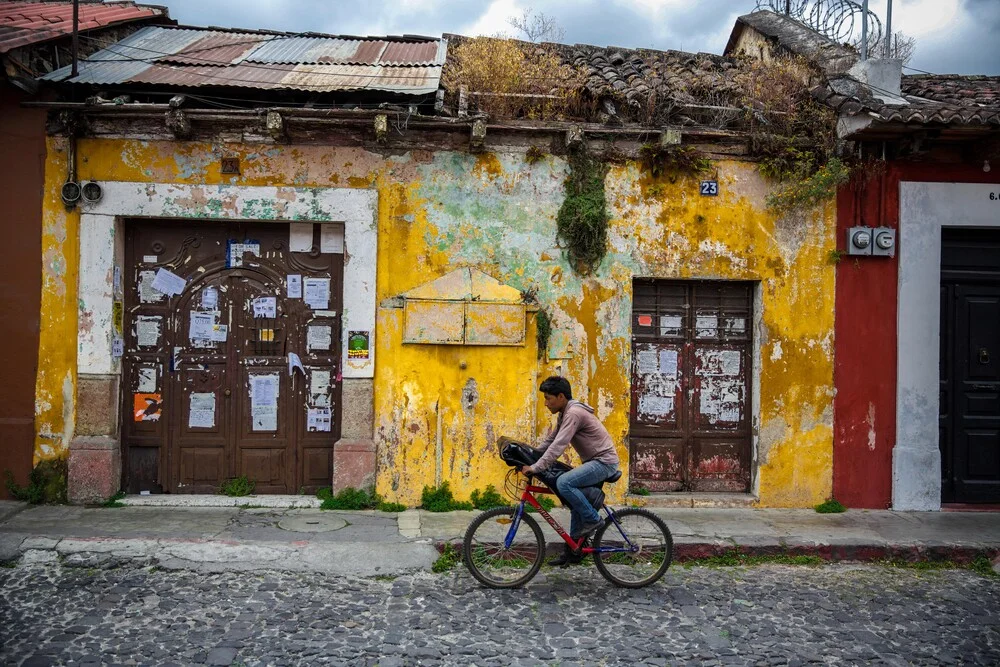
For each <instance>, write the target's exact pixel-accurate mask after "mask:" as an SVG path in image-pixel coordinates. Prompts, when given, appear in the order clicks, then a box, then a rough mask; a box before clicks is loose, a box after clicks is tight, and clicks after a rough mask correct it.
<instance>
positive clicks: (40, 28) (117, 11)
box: [0, 0, 167, 53]
mask: <svg viewBox="0 0 1000 667" xmlns="http://www.w3.org/2000/svg"><path fill="white" fill-rule="evenodd" d="M159 16H167V12H166V10H165V9H164V8H162V7H146V6H141V5H136V4H135V3H134V2H115V3H104V4H102V3H89V2H81V3H80V10H79V28H80V30H81V31H88V30H96V29H98V28H104V27H107V26H110V25H114V24H118V23H127V22H130V21H136V20H139V19H145V18H154V17H159ZM72 32H73V3H72V2H16V1H10V0H5V1H4V2H0V53H7V52H8V51H10V50H11V49H16V48H18V47H21V46H28V45H29V44H39V43H41V42H47V41H49V40H51V39H57V38H59V37H63V36H65V35H69V34H70V33H72Z"/></svg>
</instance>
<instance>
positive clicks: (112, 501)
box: [101, 491, 125, 507]
mask: <svg viewBox="0 0 1000 667" xmlns="http://www.w3.org/2000/svg"><path fill="white" fill-rule="evenodd" d="M124 497H125V492H124V491H119V492H118V493H116V494H115V495H113V496H111V497H110V498H108V499H107V500H105V501H104V502H103V503H101V507H125V503H123V502H119V501H120V500H121V499H122V498H124Z"/></svg>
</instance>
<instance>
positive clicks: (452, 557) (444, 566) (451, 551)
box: [431, 542, 461, 573]
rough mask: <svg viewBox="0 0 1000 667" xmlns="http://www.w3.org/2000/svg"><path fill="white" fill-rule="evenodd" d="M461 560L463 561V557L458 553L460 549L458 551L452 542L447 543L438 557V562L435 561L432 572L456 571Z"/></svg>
mask: <svg viewBox="0 0 1000 667" xmlns="http://www.w3.org/2000/svg"><path fill="white" fill-rule="evenodd" d="M459 560H461V556H460V555H459V553H458V549H456V548H455V547H454V546H453V545H452V544H451V542H445V544H444V546H443V547H442V548H441V555H440V556H438V559H437V560H436V561H434V564H433V565H432V566H431V570H432V571H433V572H437V573H441V572H447V571H449V570H451V569H454V567H455V566H456V565H458V561H459Z"/></svg>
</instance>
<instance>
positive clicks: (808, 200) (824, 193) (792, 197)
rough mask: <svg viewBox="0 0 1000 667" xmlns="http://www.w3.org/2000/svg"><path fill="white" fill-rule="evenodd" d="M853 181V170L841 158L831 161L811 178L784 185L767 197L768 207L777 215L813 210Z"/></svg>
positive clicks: (831, 159)
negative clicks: (796, 210)
mask: <svg viewBox="0 0 1000 667" xmlns="http://www.w3.org/2000/svg"><path fill="white" fill-rule="evenodd" d="M849 180H851V169H850V167H848V166H847V165H846V164H844V162H843V161H842V160H841V159H840V158H836V157H834V158H830V160H829V161H828V162H827V163H826V164H824V165H823V166H821V167H819V168H818V169H817V170H816V171H815V172H814V173H813V174H812V175H811V176H808V177H805V178H803V179H801V180H795V181H792V182H788V183H784V184H783V186H782V187H781V188H779V189H778V190H776V191H774V192H771V193H770V194H768V195H767V207H768V208H769V209H771V210H772V211H775V212H777V213H787V212H788V211H792V210H795V209H803V208H811V207H813V206H817V205H819V204H822V203H823V202H825V201H828V200H829V199H831V198H833V197H834V196H835V195H836V194H837V188H839V187H840V186H841V185H844V184H845V183H847V182H848V181H849Z"/></svg>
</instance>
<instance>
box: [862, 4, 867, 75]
mask: <svg viewBox="0 0 1000 667" xmlns="http://www.w3.org/2000/svg"><path fill="white" fill-rule="evenodd" d="M865 60H868V0H864V2H862V3H861V61H862V62H864V61H865Z"/></svg>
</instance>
